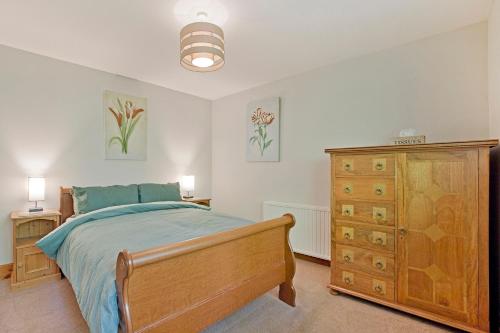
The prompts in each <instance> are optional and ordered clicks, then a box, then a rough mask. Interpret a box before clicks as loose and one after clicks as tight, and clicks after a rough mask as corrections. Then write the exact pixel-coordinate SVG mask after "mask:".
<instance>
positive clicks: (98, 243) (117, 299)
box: [39, 188, 295, 333]
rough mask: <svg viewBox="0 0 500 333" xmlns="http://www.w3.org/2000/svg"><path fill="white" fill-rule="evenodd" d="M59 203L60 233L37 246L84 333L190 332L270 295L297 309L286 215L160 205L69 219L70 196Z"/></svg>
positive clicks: (289, 221)
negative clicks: (71, 300)
mask: <svg viewBox="0 0 500 333" xmlns="http://www.w3.org/2000/svg"><path fill="white" fill-rule="evenodd" d="M60 200H61V207H60V211H61V214H62V216H61V219H62V220H61V222H62V223H63V224H62V225H61V227H59V228H58V229H59V230H56V232H54V233H51V234H49V235H47V236H46V238H44V239H42V240H41V241H40V245H39V246H40V247H41V248H42V249H44V251H45V252H46V253H47V254H48V255H49V256H50V257H52V258H54V259H56V260H57V263H58V265H59V266H60V267H61V270H62V272H63V273H64V275H65V276H66V277H67V278H68V280H69V282H70V283H71V285H72V287H73V289H74V291H75V295H76V297H77V300H78V303H79V305H80V309H81V310H82V314H83V315H84V317H85V319H86V320H87V323H88V324H89V327H90V329H91V332H92V333H94V332H106V333H107V332H116V331H119V332H127V333H128V332H198V331H201V330H203V329H204V328H206V327H207V326H209V325H210V324H212V323H215V322H216V321H218V320H220V319H222V318H224V317H226V316H227V315H229V314H230V313H232V312H233V311H235V310H236V309H238V308H240V307H242V306H244V305H245V304H247V303H248V302H250V301H252V300H253V299H255V298H257V297H259V296H260V295H262V294H264V293H266V292H267V291H269V290H271V289H273V288H274V287H276V286H279V298H280V299H281V300H282V301H283V302H285V303H287V304H289V305H290V306H295V289H294V287H293V276H294V274H295V259H294V255H293V252H292V249H291V247H290V244H289V239H288V238H289V231H290V228H292V227H293V226H294V224H295V221H294V218H293V216H292V215H289V214H287V215H284V216H282V217H280V218H277V219H273V220H268V221H263V222H258V223H253V222H250V221H246V220H241V219H236V218H232V217H228V216H224V215H219V214H215V213H213V212H211V211H209V209H208V208H206V207H204V206H200V205H196V204H193V203H187V202H159V203H149V204H137V205H127V206H119V207H112V208H109V209H108V208H107V209H103V210H99V211H96V212H93V213H89V214H83V215H85V216H79V217H76V218H71V216H72V215H73V214H74V212H73V198H72V195H71V189H69V188H61V198H60ZM66 221H67V222H66ZM65 222H66V223H65ZM146 243H147V244H148V245H147V246H145V245H144V244H146Z"/></svg>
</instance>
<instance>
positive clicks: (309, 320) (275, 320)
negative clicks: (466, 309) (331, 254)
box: [0, 260, 453, 333]
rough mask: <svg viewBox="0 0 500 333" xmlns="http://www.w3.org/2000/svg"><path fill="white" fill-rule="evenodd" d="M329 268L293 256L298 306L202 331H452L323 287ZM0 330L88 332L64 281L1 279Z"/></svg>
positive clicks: (276, 306) (270, 297)
mask: <svg viewBox="0 0 500 333" xmlns="http://www.w3.org/2000/svg"><path fill="white" fill-rule="evenodd" d="M328 280H329V269H328V267H324V266H320V265H317V264H313V263H310V262H305V261H301V260H297V274H296V277H295V287H296V289H297V307H295V308H291V307H289V306H288V305H286V304H285V303H282V302H281V301H280V300H279V299H277V297H276V291H273V292H271V293H269V294H266V295H264V296H263V297H260V298H259V299H257V300H256V301H254V302H252V303H251V304H249V305H248V306H246V307H244V308H243V309H241V310H240V311H238V312H236V313H234V314H233V315H232V316H230V317H228V318H226V319H225V320H223V321H221V322H219V323H217V324H215V325H213V326H212V327H210V328H208V329H207V330H205V332H204V333H216V332H217V333H221V332H224V333H229V332H231V333H236V332H238V333H240V332H241V333H260V332H262V333H264V332H266V333H267V332H269V333H271V332H273V333H274V332H276V333H278V332H279V333H281V332H287V333H288V332H336V333H347V332H349V333H351V332H367V333H368V332H369V333H378V332H381V333H382V332H405V333H410V332H411V333H414V332H453V331H452V330H450V329H448V328H445V327H443V326H439V325H437V324H434V323H431V322H429V321H425V320H422V319H418V318H416V317H412V316H408V315H405V314H402V313H400V312H397V311H392V310H389V309H387V308H384V307H381V306H377V305H374V304H371V303H368V302H364V301H360V300H358V299H355V298H351V297H348V296H332V295H330V293H329V292H328V290H327V289H326V285H327V283H328ZM0 332H1V333H11V332H16V333H17V332H23V333H24V332H30V333H37V332H40V333H45V332H48V333H59V332H69V333H83V332H88V329H87V326H86V324H85V321H84V320H83V318H82V316H81V314H80V311H79V309H78V305H77V303H76V300H75V297H74V295H73V292H72V290H71V286H70V285H69V284H68V282H67V280H62V281H56V282H48V283H45V284H42V285H39V286H37V287H34V288H30V289H26V290H23V291H16V292H12V291H10V289H9V282H8V281H7V280H3V281H0Z"/></svg>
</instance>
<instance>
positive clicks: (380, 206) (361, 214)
mask: <svg viewBox="0 0 500 333" xmlns="http://www.w3.org/2000/svg"><path fill="white" fill-rule="evenodd" d="M335 217H336V218H337V219H342V220H346V221H351V220H352V221H357V222H365V223H371V224H379V225H389V226H393V225H394V204H393V203H390V202H363V201H349V200H337V201H336V202H335Z"/></svg>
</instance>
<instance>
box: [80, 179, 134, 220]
mask: <svg viewBox="0 0 500 333" xmlns="http://www.w3.org/2000/svg"><path fill="white" fill-rule="evenodd" d="M73 203H74V210H75V214H76V215H78V214H85V213H89V212H92V211H94V210H97V209H101V208H106V207H111V206H120V205H129V204H136V203H139V189H138V186H137V185H135V184H134V185H126V186H124V185H113V186H105V187H101V186H94V187H77V186H73Z"/></svg>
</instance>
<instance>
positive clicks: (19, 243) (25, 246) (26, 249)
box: [10, 210, 61, 289]
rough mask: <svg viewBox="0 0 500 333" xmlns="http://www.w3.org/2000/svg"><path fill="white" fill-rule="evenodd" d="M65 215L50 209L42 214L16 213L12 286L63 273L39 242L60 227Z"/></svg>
mask: <svg viewBox="0 0 500 333" xmlns="http://www.w3.org/2000/svg"><path fill="white" fill-rule="evenodd" d="M60 216H61V214H60V213H59V212H58V211H54V210H48V211H43V212H39V213H27V212H13V213H12V214H11V215H10V218H11V220H12V223H13V226H12V235H13V237H12V244H13V257H14V264H13V269H12V275H11V288H13V289H17V288H24V287H28V286H31V285H33V284H36V283H38V282H41V281H44V280H47V279H52V278H58V277H60V276H61V274H60V272H59V268H58V267H57V264H56V263H55V262H54V261H53V260H51V259H49V258H48V257H47V256H46V255H45V254H44V253H43V251H42V250H40V249H39V248H38V247H37V246H36V245H35V243H36V242H37V241H38V240H39V239H41V238H42V237H43V236H45V235H46V234H48V233H50V232H51V231H52V230H54V229H55V228H57V227H58V226H59V221H60Z"/></svg>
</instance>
